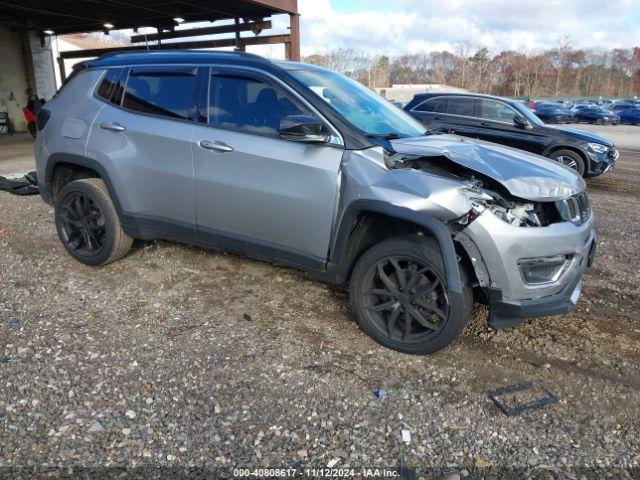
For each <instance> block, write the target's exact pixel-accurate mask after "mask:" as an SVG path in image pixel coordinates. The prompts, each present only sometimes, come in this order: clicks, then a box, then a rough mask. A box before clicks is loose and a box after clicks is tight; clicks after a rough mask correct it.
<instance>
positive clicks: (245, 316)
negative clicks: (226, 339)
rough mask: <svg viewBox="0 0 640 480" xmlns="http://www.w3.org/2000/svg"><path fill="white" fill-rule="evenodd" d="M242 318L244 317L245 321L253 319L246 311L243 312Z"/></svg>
mask: <svg viewBox="0 0 640 480" xmlns="http://www.w3.org/2000/svg"><path fill="white" fill-rule="evenodd" d="M242 318H244V319H245V320H246V321H247V322H251V321H253V318H251V315H249V314H248V313H245V314H244V315H243V316H242Z"/></svg>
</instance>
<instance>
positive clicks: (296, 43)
mask: <svg viewBox="0 0 640 480" xmlns="http://www.w3.org/2000/svg"><path fill="white" fill-rule="evenodd" d="M289 25H290V31H291V42H290V43H289V50H288V54H289V55H288V60H292V61H294V62H299V61H300V15H289Z"/></svg>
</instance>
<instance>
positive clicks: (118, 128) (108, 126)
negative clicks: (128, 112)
mask: <svg viewBox="0 0 640 480" xmlns="http://www.w3.org/2000/svg"><path fill="white" fill-rule="evenodd" d="M100 128H102V129H103V130H110V131H112V132H124V131H125V130H126V128H124V127H123V126H122V125H120V124H119V123H116V122H103V123H101V124H100Z"/></svg>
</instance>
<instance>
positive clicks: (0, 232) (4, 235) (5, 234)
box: [0, 230, 9, 238]
mask: <svg viewBox="0 0 640 480" xmlns="http://www.w3.org/2000/svg"><path fill="white" fill-rule="evenodd" d="M8 236H9V232H5V231H4V230H0V238H7V237H8Z"/></svg>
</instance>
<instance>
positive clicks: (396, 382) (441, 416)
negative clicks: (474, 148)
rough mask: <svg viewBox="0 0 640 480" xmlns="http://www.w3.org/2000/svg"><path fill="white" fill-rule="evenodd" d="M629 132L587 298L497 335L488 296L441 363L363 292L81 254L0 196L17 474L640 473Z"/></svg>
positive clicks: (1, 281)
mask: <svg viewBox="0 0 640 480" xmlns="http://www.w3.org/2000/svg"><path fill="white" fill-rule="evenodd" d="M599 128H600V129H602V130H603V131H604V132H605V134H606V132H608V131H610V130H609V129H611V128H613V127H599ZM625 129H629V130H628V132H629V134H628V135H626V134H625V131H627V130H625ZM616 135H621V136H622V137H624V140H625V150H623V151H622V155H621V159H620V161H619V163H618V166H617V168H616V170H615V171H613V172H611V173H609V174H607V175H605V176H604V177H603V178H598V179H594V180H591V181H589V192H590V194H591V198H592V203H593V206H594V209H595V211H596V215H597V221H596V225H597V229H598V232H599V241H598V248H599V254H598V257H597V260H596V264H595V266H594V268H593V269H592V270H591V271H590V272H589V273H588V274H587V275H586V277H585V279H584V280H585V281H584V288H583V294H582V298H581V301H580V303H579V305H578V307H577V308H576V310H575V311H574V312H572V313H571V314H568V315H563V316H557V317H551V318H547V319H537V320H532V321H530V322H529V323H527V324H526V325H524V326H522V327H519V328H517V329H512V330H508V331H501V332H497V333H496V332H493V331H490V330H488V329H487V327H486V321H485V320H486V311H484V310H483V309H481V308H478V309H476V311H475V315H474V319H473V320H472V322H471V323H470V325H469V326H468V328H467V329H466V331H465V332H464V334H463V336H462V338H460V339H459V340H458V341H457V342H456V343H455V344H454V345H452V346H451V347H450V348H447V349H446V350H444V351H442V352H440V353H438V354H435V355H432V356H428V357H412V356H407V355H403V354H400V353H396V352H392V351H390V350H386V349H384V348H381V347H379V346H378V345H377V344H376V343H374V342H373V341H372V340H370V339H369V338H368V337H367V336H366V335H365V334H363V333H362V332H361V331H360V330H359V329H358V328H357V326H356V325H355V323H354V321H353V319H352V317H351V316H350V314H349V311H348V308H347V296H346V294H345V293H343V292H341V291H339V290H336V289H333V288H330V287H329V286H327V285H324V284H321V283H317V282H315V281H312V280H309V279H307V278H306V277H305V276H304V275H302V274H299V273H297V272H296V271H293V270H290V269H285V268H280V267H275V266H272V265H269V264H266V263H261V262H257V261H252V260H247V259H244V258H239V257H236V256H232V255H226V254H221V253H216V252H211V251H205V250H201V249H199V248H194V247H189V246H184V245H180V244H175V243H170V242H157V243H156V244H155V245H150V246H149V245H148V246H142V245H139V246H137V248H136V249H135V250H134V251H133V252H132V253H131V254H130V255H129V256H128V257H127V258H126V259H124V260H123V261H120V262H117V263H115V264H112V265H109V266H107V267H103V268H90V267H85V266H82V265H80V264H79V263H77V262H75V261H74V260H72V259H71V257H69V256H68V255H67V254H66V253H65V251H64V250H63V247H62V246H61V245H60V243H59V242H58V239H57V236H56V233H55V228H54V225H53V216H52V209H51V208H50V207H48V206H46V205H45V204H43V203H42V202H41V201H40V199H39V197H37V196H36V197H15V196H11V195H8V194H6V193H2V192H0V232H2V233H0V235H1V237H0V322H1V323H0V347H1V348H0V379H1V381H2V384H3V385H2V388H1V389H0V426H2V429H1V430H0V477H2V476H3V475H4V476H6V477H7V478H17V477H18V476H19V475H23V476H24V478H31V477H30V474H29V473H27V470H22V471H21V472H18V471H17V470H15V468H23V469H29V468H33V467H40V468H46V467H50V468H53V467H65V468H66V467H75V468H76V470H74V472H75V474H79V470H78V468H81V467H84V468H99V470H88V471H89V472H93V475H94V477H93V478H96V476H98V475H100V476H102V475H106V474H108V473H112V472H115V470H114V469H113V467H130V468H133V467H139V468H141V470H138V471H137V472H138V474H140V475H149V476H151V475H152V474H153V472H152V470H150V469H149V468H147V469H145V467H158V466H160V467H166V468H168V467H175V468H179V469H182V468H187V467H188V468H204V469H206V471H208V472H211V474H212V475H213V477H210V478H221V477H227V476H231V475H232V474H233V469H232V467H242V468H254V467H266V466H268V467H271V468H287V467H293V468H296V467H297V468H300V469H303V470H302V473H303V474H307V473H308V474H309V475H308V476H312V474H315V475H316V476H318V475H319V472H306V471H305V470H304V469H305V468H307V467H312V466H313V467H324V466H326V465H327V462H328V461H329V460H330V459H331V458H332V457H334V456H335V457H336V458H337V459H339V462H338V463H337V465H336V467H341V468H347V467H351V468H354V469H355V473H356V474H357V473H358V472H360V470H361V468H363V467H371V468H374V467H379V468H382V467H395V468H397V467H399V465H400V463H401V462H403V464H404V465H405V466H406V468H407V470H406V471H405V472H404V478H445V477H446V476H447V475H449V476H448V477H447V478H451V479H455V478H460V476H462V477H465V476H468V477H469V478H483V477H484V478H493V475H494V474H495V475H497V476H499V477H504V478H507V477H508V478H524V477H526V476H527V475H528V474H530V475H533V476H535V475H537V474H540V473H544V474H545V475H551V474H553V475H555V476H556V478H576V479H579V478H583V477H582V475H586V476H587V477H588V478H605V476H606V474H605V470H606V471H608V472H609V473H610V474H611V475H613V477H612V478H631V477H632V476H634V475H638V471H637V470H634V471H632V470H628V469H630V468H633V467H640V439H639V437H638V432H640V402H639V398H640V396H639V394H640V355H639V348H638V345H639V342H640V323H639V320H638V319H639V317H640V288H639V285H640V273H639V272H640V259H639V257H638V253H639V248H638V244H639V242H640V226H639V222H638V218H639V217H638V212H639V211H640V194H639V193H638V192H639V191H640V139H639V137H640V128H638V127H618V129H617V131H616ZM634 142H637V143H634ZM3 148H4V147H3V145H0V152H1V150H2V149H3ZM5 152H6V150H5ZM0 156H2V153H0ZM5 157H6V155H5ZM3 161H4V160H3ZM21 165H23V166H26V164H24V163H23V164H21ZM4 167H6V165H3V163H2V162H0V168H2V169H3V170H0V171H1V172H4V173H8V172H7V171H6V170H7V169H6V168H4ZM27 169H28V168H24V170H27ZM245 313H246V314H249V315H250V317H251V320H246V319H244V318H243V315H244V314H245ZM525 379H533V380H538V381H539V382H541V383H543V384H544V385H545V386H546V387H548V388H549V389H550V390H551V391H553V392H554V393H555V394H557V395H558V396H559V398H560V400H559V402H558V403H557V404H555V405H552V406H549V407H546V408H544V409H541V410H536V411H533V412H530V413H526V414H524V415H521V416H516V417H507V416H505V415H503V414H502V413H500V412H499V411H498V410H497V409H496V407H495V406H494V405H493V404H492V403H491V400H489V398H488V397H487V391H488V390H489V389H493V388H497V387H502V386H506V385H509V384H512V383H515V382H520V381H523V380H525ZM377 389H383V390H384V395H383V398H377V397H376V396H375V395H374V391H376V390H377ZM402 430H409V431H410V434H411V441H410V442H406V443H405V442H403V441H402V438H401V431H402ZM10 467H13V469H12V468H10ZM104 467H111V469H107V468H104ZM410 469H415V470H416V472H417V476H416V477H412V476H411V474H412V470H410ZM508 469H511V470H508ZM509 471H511V473H509ZM155 473H158V472H155ZM165 473H166V471H165ZM180 475H183V476H186V475H187V473H186V471H185V470H176V471H174V473H173V474H172V475H171V476H170V477H167V478H177V477H178V476H180ZM456 475H458V476H456ZM539 478H553V477H539ZM634 478H636V477H634Z"/></svg>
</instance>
